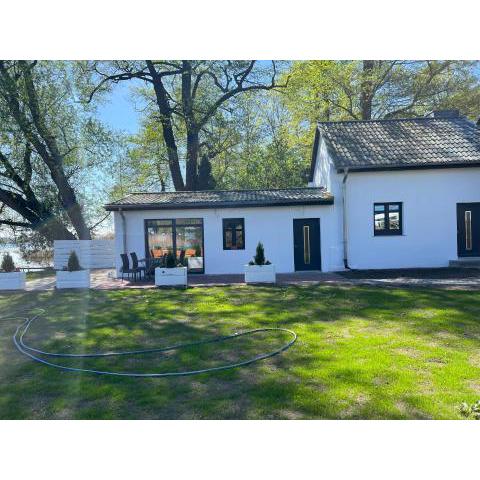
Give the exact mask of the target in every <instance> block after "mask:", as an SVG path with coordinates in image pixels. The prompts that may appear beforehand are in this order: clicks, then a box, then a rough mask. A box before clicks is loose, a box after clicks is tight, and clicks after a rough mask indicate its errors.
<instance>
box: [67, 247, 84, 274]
mask: <svg viewBox="0 0 480 480" xmlns="http://www.w3.org/2000/svg"><path fill="white" fill-rule="evenodd" d="M67 270H68V271H69V272H78V271H79V270H82V267H81V266H80V262H79V260H78V256H77V254H76V253H75V251H73V250H72V251H71V252H70V255H69V257H68V263H67Z"/></svg>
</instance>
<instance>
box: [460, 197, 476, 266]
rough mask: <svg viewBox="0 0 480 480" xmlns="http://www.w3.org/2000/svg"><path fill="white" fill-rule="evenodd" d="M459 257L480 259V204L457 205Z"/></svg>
mask: <svg viewBox="0 0 480 480" xmlns="http://www.w3.org/2000/svg"><path fill="white" fill-rule="evenodd" d="M457 242H458V256H459V257H480V203H458V204H457Z"/></svg>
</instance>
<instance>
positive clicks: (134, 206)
mask: <svg viewBox="0 0 480 480" xmlns="http://www.w3.org/2000/svg"><path fill="white" fill-rule="evenodd" d="M302 205H333V196H332V197H330V198H325V199H312V200H299V201H284V202H281V201H276V202H224V203H220V202H219V203H191V204H181V205H180V204H159V203H146V204H127V205H118V204H107V205H104V208H105V210H106V211H107V212H113V211H119V210H196V209H218V208H245V207H247V208H248V207H250V208H261V207H293V206H302Z"/></svg>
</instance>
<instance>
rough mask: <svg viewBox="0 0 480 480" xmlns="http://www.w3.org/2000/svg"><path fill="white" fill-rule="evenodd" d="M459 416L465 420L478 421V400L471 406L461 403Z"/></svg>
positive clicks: (479, 407) (479, 411)
mask: <svg viewBox="0 0 480 480" xmlns="http://www.w3.org/2000/svg"><path fill="white" fill-rule="evenodd" d="M460 414H461V415H462V416H464V417H465V418H473V419H475V420H480V400H477V401H476V402H475V403H472V404H471V405H469V404H468V403H467V402H462V403H461V404H460Z"/></svg>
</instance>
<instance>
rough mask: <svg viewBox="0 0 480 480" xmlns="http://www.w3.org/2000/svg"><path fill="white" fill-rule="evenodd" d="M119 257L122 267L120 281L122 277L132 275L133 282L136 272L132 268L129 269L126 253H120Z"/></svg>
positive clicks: (135, 278)
mask: <svg viewBox="0 0 480 480" xmlns="http://www.w3.org/2000/svg"><path fill="white" fill-rule="evenodd" d="M120 257H121V259H122V267H121V268H120V273H121V274H122V280H123V277H124V275H128V278H130V275H133V278H134V281H136V280H137V271H136V270H135V269H133V268H130V262H129V261H128V255H127V254H126V253H121V254H120Z"/></svg>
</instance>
